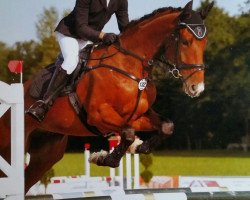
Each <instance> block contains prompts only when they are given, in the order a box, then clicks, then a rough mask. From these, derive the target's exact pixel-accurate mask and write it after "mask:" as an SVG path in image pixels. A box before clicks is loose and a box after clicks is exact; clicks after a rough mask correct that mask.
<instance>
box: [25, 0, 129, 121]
mask: <svg viewBox="0 0 250 200" xmlns="http://www.w3.org/2000/svg"><path fill="white" fill-rule="evenodd" d="M113 14H115V15H116V18H117V22H118V27H119V30H120V31H121V32H122V31H123V29H124V27H125V26H126V25H127V24H128V22H129V18H128V1H127V0H76V4H75V7H74V9H73V11H72V12H71V13H70V14H69V15H68V16H66V17H64V18H63V19H62V20H61V21H60V22H59V24H58V26H57V27H56V29H55V31H56V37H57V40H58V42H59V45H60V49H61V52H62V55H63V58H64V61H63V63H62V64H61V66H57V68H56V70H55V72H54V74H53V76H52V79H51V81H50V84H49V86H48V88H47V91H46V93H45V95H44V97H43V99H42V100H40V101H37V103H36V107H32V108H30V109H29V110H28V111H27V113H29V114H30V115H31V116H32V117H34V118H36V119H37V120H38V121H40V122H41V121H42V120H43V119H44V116H45V114H46V113H47V111H48V109H49V107H50V106H51V105H52V103H53V101H54V100H55V98H56V97H57V96H58V94H59V93H60V91H61V90H62V88H63V87H64V86H65V84H66V83H67V80H68V77H69V75H70V74H71V73H72V72H73V71H74V70H75V68H76V66H77V64H78V60H79V58H78V54H79V51H80V50H81V49H83V48H84V47H85V46H86V45H87V44H89V43H92V42H98V41H102V42H103V43H104V44H106V45H110V44H112V43H114V42H115V41H116V40H117V35H116V34H114V33H104V32H102V29H103V27H104V25H105V24H106V23H107V22H108V21H109V19H110V18H111V16H112V15H113Z"/></svg>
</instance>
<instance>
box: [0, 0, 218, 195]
mask: <svg viewBox="0 0 250 200" xmlns="http://www.w3.org/2000/svg"><path fill="white" fill-rule="evenodd" d="M212 6H213V4H212V3H211V4H209V5H208V6H207V7H206V8H204V9H202V10H201V11H199V12H196V11H193V10H192V1H190V2H189V3H187V5H186V6H185V7H184V8H172V7H168V8H160V9H157V10H155V11H154V12H152V13H151V14H148V15H145V16H144V17H142V18H141V19H138V20H135V21H132V22H131V23H130V24H129V25H128V26H127V28H126V29H125V31H124V32H123V33H122V34H121V35H120V38H119V42H117V43H116V44H113V45H110V46H104V47H103V46H100V47H97V48H95V49H94V50H93V52H92V53H91V55H90V57H89V61H88V63H87V68H88V72H87V73H85V74H84V75H83V76H81V78H80V79H79V81H78V83H77V86H76V95H77V96H78V99H79V104H80V105H81V106H83V108H84V110H85V111H86V113H87V122H88V124H89V125H91V126H95V127H96V128H97V130H98V131H99V132H100V133H101V134H102V135H103V136H107V135H108V134H109V133H112V132H118V133H119V134H120V136H121V141H120V144H119V145H118V146H117V147H116V148H115V149H114V151H113V152H112V153H107V152H103V151H102V152H101V153H100V152H99V153H95V154H94V155H92V157H91V159H90V161H91V162H94V163H96V164H98V165H100V166H110V167H117V166H118V165H119V161H120V159H121V158H122V156H123V155H124V154H125V152H126V151H127V150H128V148H130V146H132V148H131V149H132V150H131V151H134V152H137V153H150V152H151V150H152V149H153V147H155V145H156V144H158V142H159V141H160V140H162V137H164V136H165V135H170V134H171V133H172V131H173V123H172V122H171V121H167V120H166V121H164V120H162V119H161V117H160V116H159V115H158V114H157V113H156V112H155V111H154V110H153V109H152V108H151V106H152V104H153V103H154V102H155V100H156V87H155V85H154V83H153V82H152V80H151V71H152V68H153V66H155V64H154V63H155V61H156V60H158V61H159V62H162V63H163V64H164V65H165V66H166V67H167V68H168V69H169V72H170V73H171V74H172V75H173V76H175V77H176V78H180V79H181V80H182V82H183V89H184V92H185V93H186V94H188V95H189V96H191V97H197V96H199V95H200V93H201V92H202V91H203V90H204V68H205V65H204V64H203V54H204V50H205V45H206V42H207V36H206V27H205V25H204V24H203V20H204V19H205V18H206V16H207V15H208V13H209V11H210V9H211V8H212ZM197 21H198V22H199V23H197ZM193 22H194V23H193ZM30 86H31V80H28V81H27V82H26V83H25V85H24V87H25V109H28V108H29V107H30V106H31V105H32V104H33V103H34V102H35V101H36V99H34V98H32V97H31V96H30V94H29V88H30ZM9 121H10V113H6V114H5V115H4V116H3V117H2V118H1V119H0V133H1V134H0V153H1V156H3V157H4V158H6V159H8V160H10V150H9V146H10V124H9ZM37 129H41V130H45V131H47V132H50V133H53V134H49V135H47V136H44V137H43V138H42V139H41V140H39V141H38V142H36V143H32V142H31V141H32V137H33V136H32V132H33V131H34V130H37ZM152 130H157V131H158V134H157V135H156V136H154V137H152V138H150V139H149V140H146V141H140V140H136V141H137V143H136V144H134V141H135V131H152ZM45 135H46V134H45ZM93 135H94V134H93V133H92V132H91V131H90V130H89V129H88V128H87V127H86V126H84V125H83V123H82V122H81V121H80V119H79V117H78V115H77V113H76V112H75V110H74V109H73V107H72V105H71V103H70V101H69V98H68V97H67V96H61V97H59V98H57V100H56V101H55V103H54V105H53V106H52V107H51V109H50V110H49V112H48V113H47V115H46V117H45V119H44V121H43V122H41V123H39V122H38V121H36V120H34V119H33V118H31V117H30V116H29V115H25V148H26V149H25V150H26V152H29V153H30V155H31V160H30V163H29V166H28V167H27V168H26V169H25V190H26V191H28V189H29V188H30V187H31V186H32V185H33V184H35V183H36V182H37V181H38V180H40V178H41V177H42V176H43V174H44V173H45V172H46V171H47V170H49V169H50V168H51V167H52V166H53V165H54V164H55V163H56V162H58V161H59V160H60V159H61V158H62V157H63V154H64V151H65V147H66V144H67V139H68V136H93Z"/></svg>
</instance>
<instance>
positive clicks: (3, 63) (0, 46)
mask: <svg viewBox="0 0 250 200" xmlns="http://www.w3.org/2000/svg"><path fill="white" fill-rule="evenodd" d="M9 51H10V49H9V48H8V47H7V46H6V44H5V43H3V42H0V55H1V56H0V80H1V81H5V82H6V81H7V74H8V70H7V63H8V54H9Z"/></svg>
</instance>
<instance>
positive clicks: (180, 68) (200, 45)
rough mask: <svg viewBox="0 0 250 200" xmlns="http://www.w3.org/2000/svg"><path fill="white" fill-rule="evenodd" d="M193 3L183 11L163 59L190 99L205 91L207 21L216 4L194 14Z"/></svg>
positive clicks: (166, 45) (168, 40) (166, 46)
mask: <svg viewBox="0 0 250 200" xmlns="http://www.w3.org/2000/svg"><path fill="white" fill-rule="evenodd" d="M192 3H193V2H192V1H190V2H189V3H188V4H187V5H186V6H185V7H184V9H183V10H182V11H181V13H180V15H179V17H178V20H177V26H176V28H175V30H174V31H173V33H172V34H171V35H170V37H168V39H167V40H166V42H165V44H164V51H165V53H164V59H165V62H167V64H168V65H169V66H170V68H171V69H170V72H171V73H172V74H173V76H174V77H176V78H181V80H182V81H183V89H184V91H185V93H186V94H188V95H189V96H191V97H197V96H199V95H200V93H201V92H203V91H204V88H205V86H204V69H205V65H204V64H203V54H204V50H205V45H206V42H207V36H206V27H205V25H204V19H205V18H206V16H207V15H208V13H209V11H210V10H211V8H212V6H213V2H212V3H211V4H209V5H208V6H207V7H206V8H204V9H203V10H201V11H199V12H196V11H193V10H192Z"/></svg>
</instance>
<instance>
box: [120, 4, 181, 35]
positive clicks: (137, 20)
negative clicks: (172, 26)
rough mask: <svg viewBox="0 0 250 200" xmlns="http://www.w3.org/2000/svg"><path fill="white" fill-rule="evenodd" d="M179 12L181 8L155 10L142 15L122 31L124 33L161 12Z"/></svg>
mask: <svg viewBox="0 0 250 200" xmlns="http://www.w3.org/2000/svg"><path fill="white" fill-rule="evenodd" d="M181 10H182V8H180V7H179V8H173V7H163V8H159V9H156V10H154V11H153V12H152V13H149V14H146V15H144V16H143V17H141V18H139V19H135V20H131V21H130V23H129V24H128V25H127V26H126V27H125V29H124V30H123V31H126V30H128V29H130V28H132V27H134V26H136V25H137V24H139V23H140V22H142V21H144V20H146V19H149V18H151V17H153V16H155V15H156V14H159V13H163V12H166V11H169V13H172V12H177V11H181Z"/></svg>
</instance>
